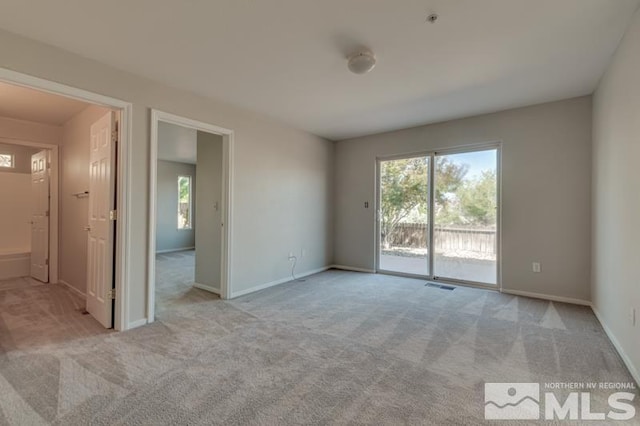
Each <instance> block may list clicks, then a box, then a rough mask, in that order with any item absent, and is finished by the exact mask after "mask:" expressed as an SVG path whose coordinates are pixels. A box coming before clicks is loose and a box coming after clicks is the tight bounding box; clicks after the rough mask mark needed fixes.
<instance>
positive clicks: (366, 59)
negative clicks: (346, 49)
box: [347, 50, 376, 74]
mask: <svg viewBox="0 0 640 426" xmlns="http://www.w3.org/2000/svg"><path fill="white" fill-rule="evenodd" d="M347 66H348V67H349V71H351V72H352V73H354V74H366V73H368V72H369V71H371V70H372V69H373V67H375V66H376V57H375V56H374V54H373V52H371V51H369V50H361V51H358V52H355V53H353V54H352V55H350V56H349V57H348V58H347Z"/></svg>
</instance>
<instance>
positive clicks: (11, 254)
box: [0, 250, 31, 280]
mask: <svg viewBox="0 0 640 426" xmlns="http://www.w3.org/2000/svg"><path fill="white" fill-rule="evenodd" d="M30 273H31V253H30V252H29V251H26V250H14V251H0V280H6V279H9V278H18V277H28V276H29V274H30Z"/></svg>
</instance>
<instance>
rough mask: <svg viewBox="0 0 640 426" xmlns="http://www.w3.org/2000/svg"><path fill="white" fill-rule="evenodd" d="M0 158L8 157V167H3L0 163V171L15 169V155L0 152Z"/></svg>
mask: <svg viewBox="0 0 640 426" xmlns="http://www.w3.org/2000/svg"><path fill="white" fill-rule="evenodd" d="M0 157H9V163H10V165H9V166H3V165H2V163H0V170H1V169H15V168H16V155H15V154H13V153H11V152H0Z"/></svg>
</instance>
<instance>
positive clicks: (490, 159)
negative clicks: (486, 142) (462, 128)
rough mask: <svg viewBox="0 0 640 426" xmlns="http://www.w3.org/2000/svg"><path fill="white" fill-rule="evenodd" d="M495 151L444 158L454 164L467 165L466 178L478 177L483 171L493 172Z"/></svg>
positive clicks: (495, 158) (495, 157)
mask: <svg viewBox="0 0 640 426" xmlns="http://www.w3.org/2000/svg"><path fill="white" fill-rule="evenodd" d="M496 152H497V151H496V150H495V149H492V150H488V151H475V152H464V153H460V154H449V155H447V156H446V157H448V158H449V160H451V161H452V162H453V163H456V164H467V165H468V166H469V171H468V172H467V175H466V178H471V179H473V178H476V177H479V176H480V175H481V174H482V172H483V171H485V170H495V169H496V163H497V154H496Z"/></svg>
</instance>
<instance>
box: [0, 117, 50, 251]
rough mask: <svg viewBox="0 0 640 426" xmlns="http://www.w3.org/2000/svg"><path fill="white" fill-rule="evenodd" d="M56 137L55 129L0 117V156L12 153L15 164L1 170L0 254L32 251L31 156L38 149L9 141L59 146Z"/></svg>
mask: <svg viewBox="0 0 640 426" xmlns="http://www.w3.org/2000/svg"><path fill="white" fill-rule="evenodd" d="M59 136H60V129H59V128H58V127H55V126H47V125H41V124H38V123H32V122H30V121H22V120H15V119H12V118H5V117H0V153H10V154H13V155H14V156H15V162H16V167H15V168H14V169H0V200H3V201H2V203H0V236H2V237H1V238H0V253H3V252H4V253H7V252H29V251H30V250H31V225H30V224H29V221H30V220H31V155H33V154H35V153H36V152H38V151H40V149H37V148H31V147H26V146H20V145H13V144H11V142H13V141H16V140H19V141H31V142H42V143H53V144H58V143H59ZM8 200H9V201H8Z"/></svg>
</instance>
